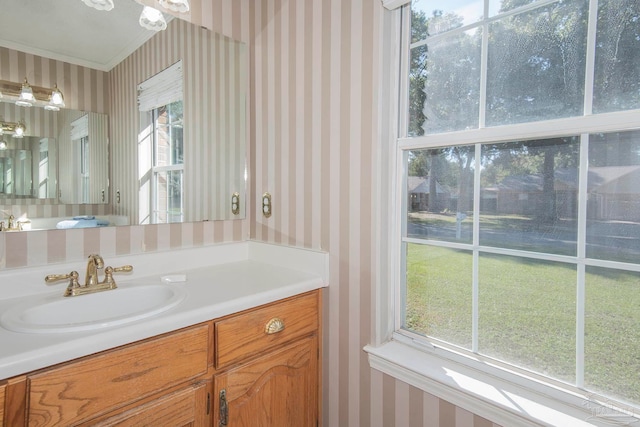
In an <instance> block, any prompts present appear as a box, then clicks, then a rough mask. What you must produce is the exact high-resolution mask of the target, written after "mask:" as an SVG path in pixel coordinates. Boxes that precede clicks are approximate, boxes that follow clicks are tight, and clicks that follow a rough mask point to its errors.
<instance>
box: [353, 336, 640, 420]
mask: <svg viewBox="0 0 640 427" xmlns="http://www.w3.org/2000/svg"><path fill="white" fill-rule="evenodd" d="M364 350H365V351H366V352H367V353H368V354H369V365H370V366H371V368H373V369H376V370H378V371H381V372H383V373H385V374H387V375H390V376H392V377H394V378H396V379H399V380H401V381H404V382H406V383H408V384H410V385H412V386H414V387H417V388H419V389H421V390H423V391H425V392H428V393H430V394H432V395H434V396H436V397H438V398H441V399H444V400H446V401H448V402H450V403H452V404H454V405H456V406H458V407H460V408H463V409H465V410H468V411H470V412H472V413H474V414H477V415H479V416H481V417H484V418H486V419H488V420H490V421H492V422H494V423H497V424H500V425H503V426H539V425H551V426H574V427H578V426H593V425H596V426H611V425H630V426H631V425H636V426H640V418H637V417H638V415H640V414H637V413H636V414H634V413H631V415H630V414H623V413H621V412H618V411H616V410H614V409H613V408H612V407H611V406H608V405H607V404H606V402H601V403H595V402H593V401H590V400H588V399H587V398H586V396H584V395H583V396H581V395H579V394H572V393H569V392H567V391H566V390H561V389H558V388H554V387H552V386H549V385H546V384H541V383H539V382H537V381H535V380H533V379H531V380H529V379H524V380H522V377H521V376H518V378H520V380H516V381H510V380H508V379H505V378H506V377H508V376H509V375H510V374H509V373H505V372H504V371H503V370H500V369H498V368H496V367H491V366H488V365H487V364H485V363H482V362H480V361H476V360H470V362H472V363H470V364H466V363H465V364H462V363H460V362H458V361H455V360H452V359H451V358H450V357H446V356H445V354H448V353H450V352H449V351H448V350H443V349H439V348H433V349H428V350H426V351H425V350H422V349H419V348H417V347H416V346H414V345H411V344H407V343H402V342H399V341H396V340H392V341H389V342H387V343H385V344H382V345H381V346H379V347H372V346H366V347H365V348H364ZM476 363H477V364H479V365H482V368H480V366H478V367H474V366H471V365H473V364H476ZM494 371H495V372H494ZM498 371H501V372H498ZM633 415H635V416H633Z"/></svg>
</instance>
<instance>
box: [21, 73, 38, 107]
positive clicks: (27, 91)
mask: <svg viewBox="0 0 640 427" xmlns="http://www.w3.org/2000/svg"><path fill="white" fill-rule="evenodd" d="M34 102H36V98H35V97H34V96H33V89H31V86H29V82H28V81H27V78H26V77H25V79H24V83H22V88H21V89H20V96H19V97H18V100H17V101H16V105H19V106H20V107H31V106H32V105H33V103H34Z"/></svg>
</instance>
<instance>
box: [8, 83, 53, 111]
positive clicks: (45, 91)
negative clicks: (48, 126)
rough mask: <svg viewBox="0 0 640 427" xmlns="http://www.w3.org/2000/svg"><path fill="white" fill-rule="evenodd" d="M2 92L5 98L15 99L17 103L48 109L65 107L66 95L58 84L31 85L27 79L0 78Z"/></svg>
mask: <svg viewBox="0 0 640 427" xmlns="http://www.w3.org/2000/svg"><path fill="white" fill-rule="evenodd" d="M0 93H1V94H2V98H3V99H5V100H11V101H15V103H16V105H19V106H22V107H31V106H33V105H37V106H40V107H44V108H46V109H47V110H51V111H59V110H60V108H64V106H65V104H64V96H63V95H62V92H61V91H60V89H58V86H57V85H54V86H53V88H47V87H40V86H31V85H30V84H29V82H28V81H27V79H26V78H25V79H24V83H15V82H9V81H6V80H0Z"/></svg>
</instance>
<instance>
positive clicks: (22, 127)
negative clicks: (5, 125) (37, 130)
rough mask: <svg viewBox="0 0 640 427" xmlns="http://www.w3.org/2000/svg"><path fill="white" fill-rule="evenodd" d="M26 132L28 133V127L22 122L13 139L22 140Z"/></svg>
mask: <svg viewBox="0 0 640 427" xmlns="http://www.w3.org/2000/svg"><path fill="white" fill-rule="evenodd" d="M26 131H27V128H26V126H25V125H24V123H22V122H20V123H18V125H17V126H16V127H15V128H14V130H13V137H14V138H22V137H23V136H24V133H25V132H26Z"/></svg>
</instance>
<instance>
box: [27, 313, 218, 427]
mask: <svg viewBox="0 0 640 427" xmlns="http://www.w3.org/2000/svg"><path fill="white" fill-rule="evenodd" d="M208 335H209V325H208V324H205V325H199V326H196V327H192V328H189V329H185V330H182V331H179V332H176V333H172V334H170V335H166V336H163V337H159V338H155V339H153V340H150V341H146V342H142V343H139V344H133V345H130V346H127V347H123V348H119V349H116V350H113V351H109V352H106V353H102V354H99V355H97V356H91V357H88V358H85V359H80V360H78V361H76V362H72V363H68V364H65V365H62V366H60V367H57V368H53V369H50V370H47V371H44V372H41V373H38V374H34V375H31V376H29V377H28V390H29V392H28V395H29V411H28V423H29V426H53V425H71V424H76V423H78V422H80V421H84V420H87V419H89V418H93V417H95V416H98V415H100V414H102V413H105V412H107V411H110V410H112V409H116V408H118V407H120V406H122V405H124V404H127V403H129V402H133V401H135V400H138V399H141V398H144V397H146V396H149V395H151V394H153V393H154V392H157V391H158V390H161V389H163V388H165V387H170V386H173V385H177V384H180V383H182V382H185V381H187V380H189V379H191V378H194V377H196V376H199V375H202V374H204V373H206V372H207V360H208V358H207V349H208V345H207V342H208Z"/></svg>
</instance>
